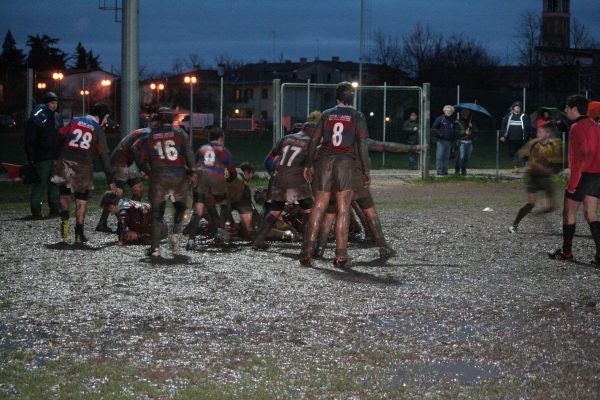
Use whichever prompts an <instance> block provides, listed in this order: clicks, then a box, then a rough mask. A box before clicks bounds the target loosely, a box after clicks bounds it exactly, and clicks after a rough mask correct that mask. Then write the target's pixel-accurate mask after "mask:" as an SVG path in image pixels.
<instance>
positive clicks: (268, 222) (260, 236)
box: [254, 213, 277, 246]
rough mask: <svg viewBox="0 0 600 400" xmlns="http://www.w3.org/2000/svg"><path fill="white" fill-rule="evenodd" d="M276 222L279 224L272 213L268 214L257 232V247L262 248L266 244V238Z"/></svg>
mask: <svg viewBox="0 0 600 400" xmlns="http://www.w3.org/2000/svg"><path fill="white" fill-rule="evenodd" d="M275 222H277V218H275V216H274V215H273V214H271V213H269V214H267V216H266V217H265V218H264V219H263V221H262V223H261V224H260V226H259V227H258V230H257V231H256V237H255V239H254V245H255V246H260V245H262V244H263V243H264V242H265V238H266V237H267V234H268V233H269V231H270V230H271V228H272V227H273V225H275Z"/></svg>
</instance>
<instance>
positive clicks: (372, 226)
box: [362, 207, 396, 259]
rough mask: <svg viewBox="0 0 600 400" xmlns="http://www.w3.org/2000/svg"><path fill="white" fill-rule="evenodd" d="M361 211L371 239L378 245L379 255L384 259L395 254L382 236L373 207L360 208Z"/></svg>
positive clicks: (379, 223) (379, 222)
mask: <svg viewBox="0 0 600 400" xmlns="http://www.w3.org/2000/svg"><path fill="white" fill-rule="evenodd" d="M362 212H363V213H364V214H365V219H366V220H367V224H368V227H369V230H370V231H371V234H372V235H373V239H374V240H375V243H377V246H379V257H381V258H383V259H386V258H390V257H393V256H394V255H396V252H395V251H394V250H393V249H392V248H391V247H390V245H389V244H388V243H387V241H386V240H385V236H383V229H381V221H380V220H379V216H378V215H377V211H376V210H375V207H369V208H366V209H364V210H362Z"/></svg>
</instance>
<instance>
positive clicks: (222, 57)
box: [215, 54, 244, 75]
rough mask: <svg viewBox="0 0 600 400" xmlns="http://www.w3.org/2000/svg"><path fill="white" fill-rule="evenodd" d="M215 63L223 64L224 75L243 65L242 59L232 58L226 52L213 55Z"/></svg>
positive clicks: (217, 64)
mask: <svg viewBox="0 0 600 400" xmlns="http://www.w3.org/2000/svg"><path fill="white" fill-rule="evenodd" d="M215 65H216V66H219V65H223V67H224V68H225V75H229V74H231V73H232V72H234V71H235V70H237V69H239V68H241V67H242V66H243V65H244V61H242V60H236V59H233V58H231V57H230V56H229V55H228V54H219V55H218V56H217V57H215Z"/></svg>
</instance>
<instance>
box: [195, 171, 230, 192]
mask: <svg viewBox="0 0 600 400" xmlns="http://www.w3.org/2000/svg"><path fill="white" fill-rule="evenodd" d="M194 194H201V195H209V194H212V195H213V196H225V195H226V194H227V183H226V182H225V178H218V177H216V176H214V175H213V174H211V173H210V172H206V171H199V172H198V183H197V184H196V187H194Z"/></svg>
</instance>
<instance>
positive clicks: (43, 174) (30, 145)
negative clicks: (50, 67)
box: [25, 92, 61, 219]
mask: <svg viewBox="0 0 600 400" xmlns="http://www.w3.org/2000/svg"><path fill="white" fill-rule="evenodd" d="M57 108H58V96H57V95H56V94H55V93H53V92H48V93H46V95H45V96H44V99H43V103H42V104H38V105H37V106H35V108H34V109H33V111H32V112H31V115H30V116H29V119H28V120H27V128H26V131H25V153H26V154H27V162H28V163H29V164H33V165H34V167H35V169H36V171H37V173H38V175H39V177H40V181H39V182H38V183H34V184H33V185H31V196H30V205H31V217H32V218H34V219H40V218H42V198H43V197H44V194H45V193H46V191H48V206H49V208H50V213H49V214H48V217H52V218H53V217H58V216H59V206H58V188H57V186H56V185H55V184H54V183H52V182H50V178H51V177H52V175H54V173H53V160H55V159H57V158H58V153H59V151H60V143H61V141H60V137H59V134H58V126H59V125H58V124H57V123H56V119H55V117H54V112H55V111H56V109H57Z"/></svg>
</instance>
